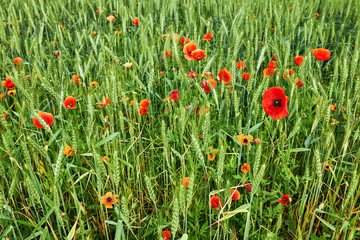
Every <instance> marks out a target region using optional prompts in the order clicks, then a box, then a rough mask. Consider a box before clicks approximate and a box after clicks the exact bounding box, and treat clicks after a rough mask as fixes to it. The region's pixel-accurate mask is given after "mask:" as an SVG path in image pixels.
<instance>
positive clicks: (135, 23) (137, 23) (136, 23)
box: [132, 17, 141, 26]
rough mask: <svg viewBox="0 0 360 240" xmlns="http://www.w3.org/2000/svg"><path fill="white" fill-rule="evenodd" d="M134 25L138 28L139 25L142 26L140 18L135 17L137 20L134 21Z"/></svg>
mask: <svg viewBox="0 0 360 240" xmlns="http://www.w3.org/2000/svg"><path fill="white" fill-rule="evenodd" d="M132 23H133V24H134V25H136V26H138V25H139V24H141V22H139V18H138V17H135V19H134V20H133V21H132Z"/></svg>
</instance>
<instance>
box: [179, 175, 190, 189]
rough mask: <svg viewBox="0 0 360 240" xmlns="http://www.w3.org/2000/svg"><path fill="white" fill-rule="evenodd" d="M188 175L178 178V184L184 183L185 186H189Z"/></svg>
mask: <svg viewBox="0 0 360 240" xmlns="http://www.w3.org/2000/svg"><path fill="white" fill-rule="evenodd" d="M189 182H190V177H184V178H182V179H180V184H181V185H184V187H185V188H189Z"/></svg>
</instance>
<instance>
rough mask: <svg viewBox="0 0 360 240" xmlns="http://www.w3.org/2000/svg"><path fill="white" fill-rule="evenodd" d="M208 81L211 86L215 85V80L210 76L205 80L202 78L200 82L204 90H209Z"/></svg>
mask: <svg viewBox="0 0 360 240" xmlns="http://www.w3.org/2000/svg"><path fill="white" fill-rule="evenodd" d="M208 83H210V85H211V87H212V88H215V87H216V81H215V80H214V79H212V78H210V79H208V80H205V79H203V80H202V82H201V87H202V88H203V89H204V91H205V92H211V88H210V87H209V85H208Z"/></svg>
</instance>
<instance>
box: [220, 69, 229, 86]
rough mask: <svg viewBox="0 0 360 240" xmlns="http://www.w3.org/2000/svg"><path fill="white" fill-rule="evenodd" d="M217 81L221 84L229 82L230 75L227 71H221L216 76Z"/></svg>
mask: <svg viewBox="0 0 360 240" xmlns="http://www.w3.org/2000/svg"><path fill="white" fill-rule="evenodd" d="M218 79H219V81H221V82H223V83H228V82H231V73H230V72H229V70H227V69H221V70H220V72H219V75H218Z"/></svg>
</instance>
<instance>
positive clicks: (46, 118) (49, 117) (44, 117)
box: [33, 112, 54, 129]
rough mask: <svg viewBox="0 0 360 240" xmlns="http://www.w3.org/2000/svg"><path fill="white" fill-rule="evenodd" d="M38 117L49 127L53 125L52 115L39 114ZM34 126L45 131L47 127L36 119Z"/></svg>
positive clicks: (34, 119)
mask: <svg viewBox="0 0 360 240" xmlns="http://www.w3.org/2000/svg"><path fill="white" fill-rule="evenodd" d="M38 115H39V116H40V118H41V119H42V120H44V121H45V122H46V123H47V125H49V127H50V126H51V125H52V124H53V122H54V116H53V115H52V114H51V113H45V112H38ZM33 124H34V125H35V127H37V128H42V129H45V127H44V126H43V125H42V124H41V123H40V121H39V120H38V119H37V118H36V117H34V118H33Z"/></svg>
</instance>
